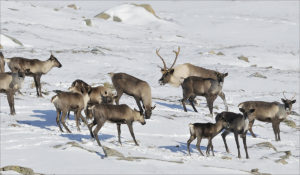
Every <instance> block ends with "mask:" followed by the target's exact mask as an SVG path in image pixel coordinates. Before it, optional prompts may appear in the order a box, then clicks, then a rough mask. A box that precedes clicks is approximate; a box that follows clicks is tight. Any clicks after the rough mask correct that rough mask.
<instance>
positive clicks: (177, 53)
mask: <svg viewBox="0 0 300 175" xmlns="http://www.w3.org/2000/svg"><path fill="white" fill-rule="evenodd" d="M173 52H174V53H175V54H176V57H175V60H174V63H173V64H172V66H171V67H170V69H171V68H172V67H173V66H174V65H175V63H176V61H177V58H178V55H179V52H180V47H179V46H178V50H177V52H176V51H175V50H173Z"/></svg>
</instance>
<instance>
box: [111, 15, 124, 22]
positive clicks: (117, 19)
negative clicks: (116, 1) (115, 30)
mask: <svg viewBox="0 0 300 175" xmlns="http://www.w3.org/2000/svg"><path fill="white" fill-rule="evenodd" d="M113 21H115V22H122V20H121V18H119V17H117V16H114V17H113Z"/></svg>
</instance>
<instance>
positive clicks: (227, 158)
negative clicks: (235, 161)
mask: <svg viewBox="0 0 300 175" xmlns="http://www.w3.org/2000/svg"><path fill="white" fill-rule="evenodd" d="M221 159H225V160H231V159H232V158H231V157H228V156H222V157H221Z"/></svg>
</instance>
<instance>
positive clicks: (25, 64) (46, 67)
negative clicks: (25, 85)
mask: <svg viewBox="0 0 300 175" xmlns="http://www.w3.org/2000/svg"><path fill="white" fill-rule="evenodd" d="M4 61H5V62H6V63H7V65H8V67H9V69H10V70H11V71H12V72H15V71H16V70H19V69H22V68H23V69H24V70H26V69H29V70H30V72H26V73H25V75H26V76H31V77H33V79H34V83H35V87H36V93H37V96H38V97H42V90H41V89H42V87H41V76H42V75H44V74H47V73H48V72H49V71H50V70H51V69H52V68H53V67H58V68H60V67H62V65H61V63H60V62H59V61H58V60H57V58H56V57H54V56H53V55H52V53H51V55H50V58H49V59H48V60H46V61H41V60H38V59H27V58H23V57H13V58H4Z"/></svg>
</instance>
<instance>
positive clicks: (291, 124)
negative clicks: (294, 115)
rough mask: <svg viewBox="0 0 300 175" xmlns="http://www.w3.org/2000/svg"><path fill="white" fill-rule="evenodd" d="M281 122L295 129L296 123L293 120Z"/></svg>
mask: <svg viewBox="0 0 300 175" xmlns="http://www.w3.org/2000/svg"><path fill="white" fill-rule="evenodd" d="M283 122H284V123H285V124H286V125H288V126H289V127H291V128H296V127H297V125H296V123H295V122H294V121H293V120H288V119H285V120H283Z"/></svg>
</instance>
